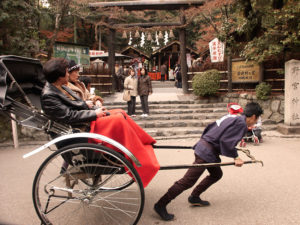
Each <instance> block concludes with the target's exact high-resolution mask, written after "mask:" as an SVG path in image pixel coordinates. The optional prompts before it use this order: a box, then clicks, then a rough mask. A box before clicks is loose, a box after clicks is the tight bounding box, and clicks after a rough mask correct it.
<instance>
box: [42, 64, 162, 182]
mask: <svg viewBox="0 0 300 225" xmlns="http://www.w3.org/2000/svg"><path fill="white" fill-rule="evenodd" d="M68 65H69V63H68V61H67V60H65V59H62V58H57V59H52V60H50V61H48V62H46V63H45V65H44V68H43V72H44V75H45V78H46V80H47V82H46V84H45V86H44V88H43V91H42V95H41V104H42V109H43V111H44V113H45V114H46V115H48V116H49V117H50V118H51V119H53V120H54V121H57V122H61V123H64V124H69V125H71V126H72V127H73V128H78V129H80V130H81V131H84V132H88V131H90V132H92V133H97V134H101V135H104V136H106V137H109V138H111V139H113V140H115V141H117V142H119V143H120V144H122V145H123V146H125V147H126V148H127V149H128V150H130V151H131V152H132V153H133V154H134V155H135V157H136V158H137V159H138V160H139V162H140V163H141V164H142V167H136V166H135V165H134V166H135V167H136V169H137V171H138V173H139V175H140V177H141V179H142V182H143V185H144V186H147V184H148V183H149V182H150V181H151V179H152V178H153V176H154V175H155V174H156V172H157V171H158V169H159V164H158V162H157V159H156V157H155V154H154V151H153V148H152V144H154V143H155V142H156V141H155V140H154V139H153V138H152V137H151V136H150V135H148V134H147V133H146V132H145V131H144V130H143V129H142V128H141V127H139V126H138V125H137V124H136V123H135V122H134V121H133V120H132V119H131V118H130V117H129V116H128V115H127V114H126V113H125V111H123V110H121V109H115V110H110V111H107V110H106V109H105V108H103V107H95V106H93V107H91V108H90V107H89V106H88V105H87V104H86V102H85V101H83V100H82V99H81V98H79V97H78V96H77V95H76V94H75V93H74V92H73V91H72V90H71V89H70V88H68V87H67V86H66V85H67V84H68V79H69V72H68ZM108 112H109V113H110V115H109V116H107V115H108ZM89 141H90V142H93V143H99V142H101V141H99V140H89ZM103 144H105V145H107V144H106V143H103ZM109 147H111V146H109ZM116 150H117V149H116ZM125 157H126V156H125Z"/></svg>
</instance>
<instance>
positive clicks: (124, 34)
mask: <svg viewBox="0 0 300 225" xmlns="http://www.w3.org/2000/svg"><path fill="white" fill-rule="evenodd" d="M122 38H124V39H126V38H127V33H126V31H125V30H124V31H123V35H122Z"/></svg>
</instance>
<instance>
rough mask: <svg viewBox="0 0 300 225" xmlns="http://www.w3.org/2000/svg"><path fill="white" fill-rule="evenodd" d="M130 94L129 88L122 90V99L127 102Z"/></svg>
mask: <svg viewBox="0 0 300 225" xmlns="http://www.w3.org/2000/svg"><path fill="white" fill-rule="evenodd" d="M130 99H131V96H130V91H129V90H124V92H123V100H124V101H126V102H128V101H130Z"/></svg>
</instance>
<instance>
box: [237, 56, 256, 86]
mask: <svg viewBox="0 0 300 225" xmlns="http://www.w3.org/2000/svg"><path fill="white" fill-rule="evenodd" d="M259 76H260V66H259V64H257V63H256V62H254V61H248V62H246V61H238V62H232V82H233V83H256V82H259Z"/></svg>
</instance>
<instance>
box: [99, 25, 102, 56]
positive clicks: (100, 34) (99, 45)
mask: <svg viewBox="0 0 300 225" xmlns="http://www.w3.org/2000/svg"><path fill="white" fill-rule="evenodd" d="M98 29H99V37H98V40H99V46H98V49H99V50H101V41H102V39H101V26H98Z"/></svg>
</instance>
